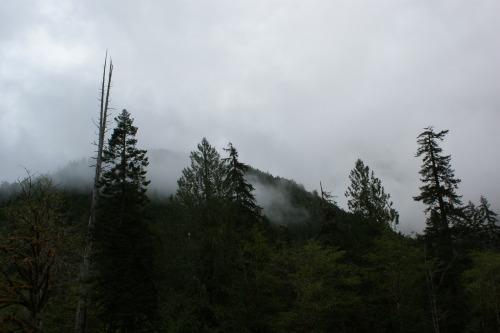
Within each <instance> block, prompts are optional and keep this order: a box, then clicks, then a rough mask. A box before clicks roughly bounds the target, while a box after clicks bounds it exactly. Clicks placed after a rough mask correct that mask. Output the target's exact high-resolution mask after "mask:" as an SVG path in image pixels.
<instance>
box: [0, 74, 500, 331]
mask: <svg viewBox="0 0 500 333" xmlns="http://www.w3.org/2000/svg"><path fill="white" fill-rule="evenodd" d="M105 66H106V65H105ZM110 78H111V77H109V80H110ZM104 81H105V75H103V86H102V93H103V96H102V98H101V100H102V101H103V102H106V104H107V100H108V97H104ZM108 82H109V81H108ZM108 93H109V86H108ZM103 107H104V106H101V111H102V110H103ZM104 108H107V107H104ZM101 115H102V113H101ZM133 121H134V120H133V118H132V115H131V113H129V112H128V111H127V110H123V111H122V112H121V113H119V114H118V116H117V117H116V118H115V124H114V127H113V129H112V131H110V133H111V134H110V136H109V138H107V140H104V139H105V137H104V135H103V132H104V131H102V132H101V133H100V145H101V144H102V145H101V147H102V150H101V152H102V156H101V161H102V170H101V171H99V170H97V171H99V177H98V176H95V178H94V179H95V180H96V183H95V187H94V189H92V186H91V184H90V183H89V184H87V185H84V186H83V187H82V186H77V187H78V188H77V187H75V186H73V185H74V184H78V183H80V180H81V179H82V178H80V177H79V176H78V174H74V176H72V173H71V168H65V169H61V170H60V171H59V173H58V175H59V176H58V177H59V178H57V177H54V178H56V179H58V181H59V182H61V185H60V186H58V187H55V186H54V185H53V181H52V180H51V179H50V177H47V176H36V177H35V176H34V175H32V174H29V173H28V175H27V177H26V179H24V180H21V181H19V183H17V184H9V183H6V182H4V183H2V184H1V186H0V264H1V266H0V267H1V268H0V269H1V270H0V331H1V332H71V331H74V332H478V331H482V332H494V331H498V329H499V328H500V319H499V318H500V310H499V309H500V308H499V304H498V303H499V299H500V294H499V290H500V260H499V255H500V225H499V222H498V217H497V214H496V213H495V212H494V211H492V210H491V209H490V204H489V202H488V200H487V198H485V197H484V196H481V197H480V198H479V201H478V202H477V203H474V202H471V201H469V202H467V204H465V205H464V204H463V203H462V197H461V195H460V192H459V184H460V179H458V178H456V177H455V174H454V170H453V168H452V164H451V156H450V155H446V154H445V153H444V151H443V148H441V146H440V144H441V143H442V142H443V140H444V138H445V136H446V134H447V133H448V131H447V130H443V131H439V132H436V131H434V129H433V128H432V127H427V128H425V129H424V130H423V132H422V133H421V134H419V135H418V137H417V144H418V149H417V152H416V157H417V158H421V159H422V166H421V169H420V172H419V173H420V176H421V182H422V186H421V187H420V194H418V195H416V196H415V197H414V200H416V201H419V202H422V203H423V204H424V205H425V214H426V225H427V227H426V229H425V230H424V232H423V233H422V234H417V235H412V236H409V235H404V234H402V233H401V232H398V229H397V225H398V223H399V214H398V212H397V210H396V207H394V206H393V203H392V201H391V200H390V199H391V196H390V194H389V193H387V192H386V191H385V189H384V187H383V185H382V180H381V179H379V178H377V177H376V176H375V172H374V171H373V170H371V169H370V168H369V166H368V165H365V163H364V162H363V161H362V160H361V159H358V160H357V161H355V164H354V168H353V169H352V171H351V172H350V175H349V180H350V185H349V186H348V188H347V189H346V191H345V196H346V198H347V203H348V204H347V205H348V211H346V210H344V209H342V208H340V207H338V205H337V203H336V201H335V195H336V193H332V192H331V191H329V190H328V189H323V187H322V185H321V183H320V191H319V192H317V191H313V192H308V191H306V190H305V189H304V187H303V186H301V185H299V184H297V183H296V182H295V181H293V180H288V179H284V178H280V177H276V176H272V175H270V174H268V173H265V172H262V171H260V170H257V169H255V168H252V167H251V165H250V164H247V163H251V162H247V161H241V160H240V157H239V153H238V150H237V147H235V146H234V145H233V144H231V143H228V144H227V147H226V148H223V149H222V150H221V151H219V150H218V149H217V147H215V146H212V145H211V144H210V142H209V141H208V140H207V139H206V138H203V139H202V140H201V142H200V143H199V144H198V145H197V146H196V147H194V150H193V151H192V152H191V153H190V155H189V161H190V163H189V165H188V166H186V167H185V168H184V169H183V170H182V172H180V173H179V174H178V175H177V176H178V178H177V182H176V184H174V183H172V182H171V181H165V179H167V178H170V177H171V175H170V174H171V173H172V172H173V171H172V170H169V169H168V168H164V169H163V170H161V169H156V170H155V172H156V173H158V174H159V175H162V174H163V178H164V179H163V181H159V184H161V185H156V187H155V185H154V182H151V181H150V179H151V178H150V177H149V168H150V165H149V158H150V156H151V155H153V156H154V158H155V159H159V160H161V159H164V158H170V157H172V154H171V153H170V152H168V151H159V152H156V153H154V154H151V152H148V151H146V150H144V149H141V148H140V147H141V145H140V142H138V140H137V139H136V134H137V132H138V130H139V129H138V127H136V126H134V122H133ZM104 123H105V124H106V121H105V120H104ZM100 126H103V122H102V121H100ZM101 135H102V136H101ZM101 139H102V140H101ZM104 143H106V144H104ZM155 154H156V155H155ZM177 158H179V157H178V156H175V159H177ZM181 159H182V158H180V159H179V160H181ZM187 159H188V157H186V160H187ZM83 163H85V162H84V161H83ZM74 165H78V163H76V162H75V163H74ZM100 167H101V166H99V167H98V168H100ZM94 170H96V169H94ZM96 175H97V172H96ZM73 177H74V178H75V179H74V178H73ZM72 181H73V182H74V184H73V185H69V184H67V183H66V184H65V182H72ZM318 183H319V180H318ZM79 185H81V184H79ZM151 187H153V188H154V190H153V191H149V190H148V188H151ZM165 187H169V188H165ZM96 194H97V195H96ZM259 198H260V200H259ZM91 207H92V208H91ZM89 219H90V221H91V222H92V223H89ZM87 235H88V237H87ZM83 258H88V259H89V260H87V261H85V260H83ZM82 262H84V263H85V262H86V264H87V265H88V267H87V266H85V265H83V266H82V264H81V263H82ZM86 267H87V268H86ZM82 272H85V274H84V275H85V278H82ZM82 295H85V298H84V302H83V303H84V307H82V306H78V305H77V304H80V305H82ZM77 308H78V309H79V310H78V311H77ZM75 313H78V314H79V315H77V316H76V320H75Z"/></svg>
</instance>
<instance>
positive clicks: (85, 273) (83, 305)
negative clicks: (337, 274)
mask: <svg viewBox="0 0 500 333" xmlns="http://www.w3.org/2000/svg"><path fill="white" fill-rule="evenodd" d="M107 60H108V53H107V52H106V57H105V59H104V68H103V73H102V84H101V97H100V102H101V110H100V113H99V123H98V124H96V126H97V127H98V129H99V132H98V135H99V137H98V142H97V157H96V164H95V176H94V187H93V189H92V203H91V207H90V217H89V223H88V228H87V237H86V240H85V249H84V253H83V264H82V268H81V273H80V297H79V299H78V306H77V310H76V318H75V328H74V333H84V332H85V323H86V319H87V299H88V294H89V292H88V288H87V280H88V278H89V274H90V254H91V252H92V238H91V236H90V233H91V230H92V228H93V226H94V225H95V223H96V208H97V203H98V201H99V182H100V179H101V171H102V152H103V148H104V135H105V133H106V124H107V116H108V109H109V108H108V107H109V93H110V89H111V77H112V75H113V62H112V60H111V59H110V63H109V73H108V80H107V84H106V67H107ZM105 88H106V89H105Z"/></svg>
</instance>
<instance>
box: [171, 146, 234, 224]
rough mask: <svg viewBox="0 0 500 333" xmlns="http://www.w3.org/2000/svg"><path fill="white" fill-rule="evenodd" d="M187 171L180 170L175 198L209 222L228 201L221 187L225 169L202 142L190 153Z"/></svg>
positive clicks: (225, 192) (220, 161)
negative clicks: (189, 165)
mask: <svg viewBox="0 0 500 333" xmlns="http://www.w3.org/2000/svg"><path fill="white" fill-rule="evenodd" d="M190 158H191V167H189V168H185V169H184V170H182V177H181V178H180V179H179V180H178V181H177V184H178V186H179V187H178V189H177V198H178V199H179V200H180V201H181V202H182V203H183V204H184V205H185V206H187V207H189V208H190V209H191V210H194V211H197V212H198V213H200V214H201V215H202V217H203V219H204V220H206V221H207V220H208V221H213V219H214V218H216V217H217V216H216V211H218V210H220V208H221V205H222V204H223V203H224V201H225V200H226V199H227V197H228V191H227V188H226V184H225V179H226V174H227V167H226V165H225V164H224V162H223V161H222V160H221V158H220V155H219V153H218V152H217V150H216V149H215V147H213V146H211V145H210V143H209V142H208V140H207V139H206V138H203V140H202V141H201V143H199V144H198V150H197V151H192V152H191V155H190Z"/></svg>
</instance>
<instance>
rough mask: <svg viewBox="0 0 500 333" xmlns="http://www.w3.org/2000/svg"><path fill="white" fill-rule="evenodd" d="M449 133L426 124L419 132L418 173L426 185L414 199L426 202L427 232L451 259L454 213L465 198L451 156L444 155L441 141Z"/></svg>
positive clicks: (435, 244)
mask: <svg viewBox="0 0 500 333" xmlns="http://www.w3.org/2000/svg"><path fill="white" fill-rule="evenodd" d="M447 133H448V131H447V130H446V131H441V132H439V133H436V132H434V129H433V128H432V127H427V128H425V129H424V132H422V133H421V134H420V135H419V136H418V138H417V143H418V144H419V147H418V149H417V153H416V155H415V157H420V156H422V162H423V164H422V168H421V169H420V171H419V174H420V175H421V178H420V180H421V181H422V183H424V185H423V186H421V187H420V195H418V196H416V197H414V198H413V199H414V200H415V201H422V202H423V203H424V204H426V205H427V208H426V209H425V212H426V213H430V215H429V217H428V219H427V228H426V231H425V233H426V237H427V239H428V240H429V244H430V245H431V248H432V249H433V250H435V251H436V252H437V253H438V255H440V256H441V257H443V256H445V257H448V259H447V260H449V259H450V254H449V252H450V250H451V246H452V244H451V233H450V224H451V220H452V218H453V217H454V216H457V215H458V216H459V215H461V210H460V206H461V204H462V202H461V199H460V198H461V197H460V196H459V195H457V194H456V193H455V190H456V189H457V188H458V184H459V183H460V179H457V178H455V174H454V170H453V169H452V168H451V165H450V160H451V157H450V156H449V155H447V156H446V155H443V154H442V152H443V150H442V149H441V147H439V145H438V142H439V141H443V140H444V137H445V135H446V134H447ZM446 252H448V253H446Z"/></svg>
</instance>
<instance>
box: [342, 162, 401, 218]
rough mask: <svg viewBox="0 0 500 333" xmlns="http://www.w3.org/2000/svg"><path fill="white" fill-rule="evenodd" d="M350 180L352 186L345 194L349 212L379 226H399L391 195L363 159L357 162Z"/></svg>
mask: <svg viewBox="0 0 500 333" xmlns="http://www.w3.org/2000/svg"><path fill="white" fill-rule="evenodd" d="M349 179H350V180H351V185H350V186H349V187H348V188H347V191H346V193H345V196H346V197H347V199H348V201H347V206H348V207H349V211H351V212H352V213H355V214H359V215H361V216H362V217H363V218H365V219H366V220H368V221H370V222H375V223H377V224H379V225H384V224H385V225H390V226H393V225H395V224H398V222H399V214H398V212H397V211H396V210H395V209H394V208H393V207H392V201H390V198H391V196H390V194H388V193H385V190H384V187H383V186H382V182H381V181H380V179H378V178H377V177H375V174H374V172H373V171H372V172H371V173H370V168H369V167H368V166H365V164H364V163H363V161H362V160H361V159H358V160H357V161H356V164H355V166H354V169H352V170H351V173H350V174H349Z"/></svg>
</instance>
